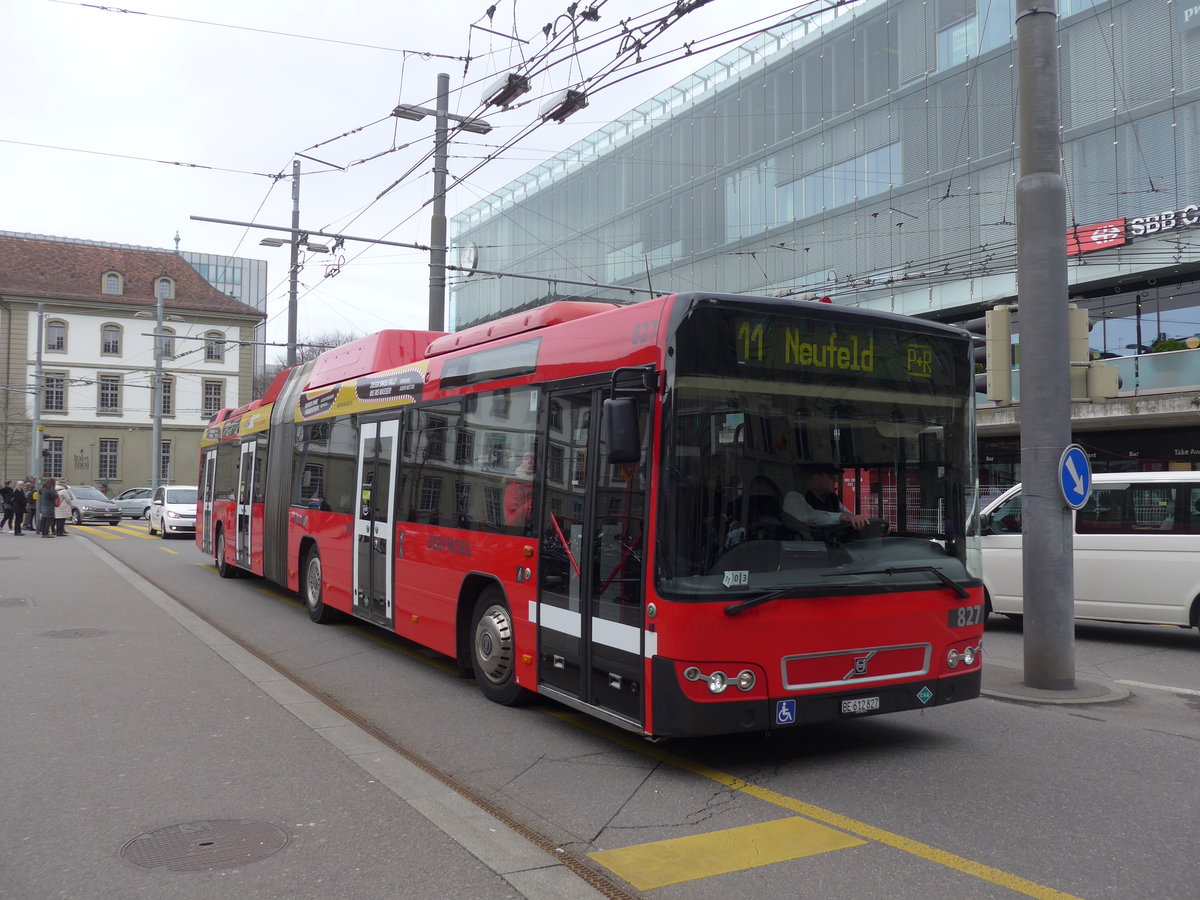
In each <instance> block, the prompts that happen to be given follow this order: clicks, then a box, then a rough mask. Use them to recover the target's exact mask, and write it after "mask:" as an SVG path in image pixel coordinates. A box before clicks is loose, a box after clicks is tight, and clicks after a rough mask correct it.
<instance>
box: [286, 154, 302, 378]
mask: <svg viewBox="0 0 1200 900" xmlns="http://www.w3.org/2000/svg"><path fill="white" fill-rule="evenodd" d="M299 285H300V160H298V159H293V160H292V254H291V269H290V270H289V272H288V321H287V326H288V337H287V364H288V368H291V367H292V366H294V365H295V364H296V315H297V304H298V302H299V301H298V299H297V293H298V288H299Z"/></svg>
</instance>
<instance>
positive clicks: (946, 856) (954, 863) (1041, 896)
mask: <svg viewBox="0 0 1200 900" xmlns="http://www.w3.org/2000/svg"><path fill="white" fill-rule="evenodd" d="M547 712H548V714H549V715H552V716H555V717H556V718H559V719H562V720H563V721H566V722H570V723H572V724H575V725H577V726H578V727H580V728H583V729H584V730H586V731H590V732H592V733H593V734H598V735H601V736H603V737H607V738H608V739H609V740H611V741H613V742H614V743H616V744H620V745H621V746H623V747H625V748H626V749H629V750H633V751H634V752H636V753H641V754H643V755H645V756H649V757H652V758H654V759H657V760H660V761H661V762H664V763H667V764H668V765H671V766H674V767H675V768H677V769H682V770H684V771H686V772H691V773H693V774H694V775H699V776H701V777H703V778H707V779H709V780H710V781H715V782H717V784H720V785H722V786H723V787H725V788H727V789H729V790H732V791H739V792H741V793H743V794H747V795H749V796H751V797H756V798H757V799H759V800H762V801H764V802H766V803H770V804H772V805H774V806H778V807H780V808H781V809H786V810H789V811H790V812H794V813H797V814H799V815H802V816H806V817H808V818H810V819H812V820H814V821H816V822H822V823H824V824H826V825H829V826H830V827H832V828H838V829H841V830H842V831H845V832H848V833H849V834H854V835H858V836H859V837H861V838H864V839H866V840H868V841H874V842H875V843H877V844H884V845H885V846H888V847H892V848H894V849H896V850H900V851H903V852H904V853H911V854H912V855H913V856H917V857H920V858H921V859H925V860H928V861H929V862H932V863H936V864H937V865H939V866H945V867H946V868H948V869H954V870H955V871H956V872H962V873H963V874H964V875H970V876H972V877H973V878H978V879H980V880H981V881H986V882H989V883H990V884H995V885H999V886H1000V887H1003V888H1007V889H1009V890H1011V891H1016V892H1017V893H1020V894H1024V895H1025V896H1027V897H1035V898H1037V900H1079V898H1078V897H1075V896H1074V895H1073V894H1067V893H1064V892H1062V891H1059V890H1055V889H1054V888H1051V887H1047V886H1046V885H1043V884H1038V883H1037V882H1036V881H1030V880H1029V879H1027V878H1021V877H1020V876H1019V875H1013V874H1012V873H1010V872H1005V871H1003V870H1002V869H996V868H993V867H992V866H988V865H984V864H983V863H978V862H975V861H974V860H970V859H967V858H966V857H963V856H958V855H956V854H954V853H948V852H947V851H945V850H939V849H938V848H937V847H931V846H930V845H929V844H923V843H921V842H920V841H914V840H912V839H911V838H906V837H904V836H903V835H899V834H896V833H894V832H891V831H886V830H884V829H882V828H876V827H875V826H874V825H868V824H867V823H866V822H859V821H858V820H856V819H852V818H850V817H849V816H843V815H841V814H840V813H835V812H833V811H832V810H828V809H822V808H821V807H819V806H815V805H813V804H812V803H805V802H804V801H803V800H797V799H796V798H794V797H788V796H786V795H784V794H780V793H777V792H775V791H772V790H769V789H767V788H763V787H759V786H758V785H754V784H750V783H749V782H747V781H743V780H742V779H740V778H737V777H735V776H733V775H730V774H728V773H726V772H721V771H719V770H717V769H711V768H709V767H708V766H704V765H701V764H699V763H695V762H692V761H691V760H689V759H685V758H683V757H682V756H678V755H676V754H674V753H669V752H668V751H666V750H663V749H661V748H659V747H654V746H650V745H647V744H646V743H645V742H644V741H641V740H640V739H638V740H635V739H633V738H631V737H629V736H627V735H624V734H614V733H613V732H612V731H611V730H609V729H608V728H607V726H604V725H602V724H601V723H599V722H591V721H589V720H587V719H584V718H583V717H581V716H579V715H577V714H575V713H571V712H567V711H565V710H548V711H547ZM622 877H625V876H622ZM626 880H628V879H626Z"/></svg>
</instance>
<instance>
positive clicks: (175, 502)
mask: <svg viewBox="0 0 1200 900" xmlns="http://www.w3.org/2000/svg"><path fill="white" fill-rule="evenodd" d="M197 495H198V491H197V488H196V485H194V484H164V485H159V487H158V488H157V489H156V490H155V491H154V497H153V499H152V500H151V501H150V513H149V515H147V516H146V519H147V523H148V524H147V525H146V527H147V529H148V530H149V531H150V533H151V534H156V533H157V534H160V535H162V536H163V537H164V538H166V537H168V536H170V535H174V534H195V533H196V498H197Z"/></svg>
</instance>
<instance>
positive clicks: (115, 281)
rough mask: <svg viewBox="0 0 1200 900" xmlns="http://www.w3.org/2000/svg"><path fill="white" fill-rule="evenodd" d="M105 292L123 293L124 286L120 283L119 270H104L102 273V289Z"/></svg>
mask: <svg viewBox="0 0 1200 900" xmlns="http://www.w3.org/2000/svg"><path fill="white" fill-rule="evenodd" d="M103 292H104V293H105V294H123V293H124V292H125V286H124V285H123V284H122V283H121V273H120V272H105V273H104V291H103Z"/></svg>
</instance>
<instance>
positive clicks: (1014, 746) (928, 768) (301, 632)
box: [76, 522, 1200, 900]
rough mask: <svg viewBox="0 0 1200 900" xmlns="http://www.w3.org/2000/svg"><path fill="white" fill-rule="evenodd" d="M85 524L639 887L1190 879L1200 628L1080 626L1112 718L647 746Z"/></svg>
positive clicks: (337, 696)
mask: <svg viewBox="0 0 1200 900" xmlns="http://www.w3.org/2000/svg"><path fill="white" fill-rule="evenodd" d="M76 531H77V535H78V536H80V537H81V538H82V539H84V540H93V541H96V542H97V543H98V544H100V546H101V548H102V549H103V550H104V551H106V552H109V553H111V554H113V555H114V556H115V557H117V558H119V559H120V560H122V561H123V562H125V563H126V564H127V565H129V566H130V567H131V568H133V569H134V570H136V571H137V572H139V573H140V574H141V575H142V576H143V577H145V578H147V579H148V580H150V581H151V582H153V583H154V584H156V585H157V586H158V587H159V588H161V589H162V590H164V591H166V592H168V593H169V594H171V595H172V596H174V597H176V598H177V599H178V600H180V601H181V602H182V603H184V604H185V605H187V606H188V607H190V608H192V609H194V610H195V611H197V612H198V613H199V614H201V615H203V616H204V617H205V618H207V619H208V620H209V621H211V622H212V623H214V624H215V625H216V626H217V627H219V628H221V629H223V630H225V631H227V632H228V633H230V634H231V635H233V636H234V637H236V639H238V640H240V641H242V642H244V643H245V644H246V645H248V646H251V647H253V648H254V649H255V650H256V651H257V652H259V653H260V654H261V655H263V656H264V657H265V658H268V659H269V660H271V661H272V662H274V663H276V664H278V665H280V666H282V667H283V668H285V669H287V670H289V671H291V672H294V673H296V675H297V677H298V678H301V679H302V680H303V681H304V682H305V683H306V684H308V685H309V686H310V687H311V688H313V689H315V690H316V691H318V692H320V693H321V694H323V695H326V696H328V697H330V698H332V699H334V700H335V701H336V702H337V703H339V704H340V705H341V706H343V707H345V708H346V709H349V710H351V711H353V713H354V714H355V715H357V716H358V717H359V718H361V719H362V720H363V721H365V722H367V723H369V724H370V725H372V726H373V727H374V728H376V729H378V730H379V731H381V732H382V733H385V734H386V735H387V736H388V737H389V738H390V739H391V740H392V741H394V742H395V743H396V744H397V745H400V746H402V747H403V748H404V749H405V751H407V752H408V753H410V754H412V755H413V756H414V757H416V758H419V759H421V760H424V761H426V762H427V763H428V764H429V765H431V766H432V767H434V768H436V769H437V770H439V771H440V772H442V773H445V774H447V775H448V776H450V777H451V778H453V779H456V780H457V781H458V782H460V783H461V784H463V785H464V786H465V787H466V788H467V789H468V790H469V791H471V792H474V793H475V794H477V795H478V796H479V797H481V798H482V799H483V800H484V801H485V802H486V803H488V804H490V805H491V807H492V808H494V809H497V810H500V811H501V812H502V814H504V815H506V816H508V817H509V818H510V819H512V820H513V821H517V822H519V823H521V825H523V826H524V827H526V828H528V829H531V830H532V831H534V832H536V833H537V834H539V835H542V836H544V837H545V838H547V839H549V840H550V841H552V842H554V844H555V845H556V846H561V847H563V848H569V849H570V850H572V851H575V852H578V853H581V854H587V855H588V858H589V859H592V860H593V861H594V862H595V863H596V864H597V865H599V866H601V867H603V869H604V870H606V871H608V872H610V873H613V874H615V876H617V877H618V878H619V879H621V880H623V881H624V882H625V883H626V884H627V885H629V886H630V887H629V890H630V892H631V893H638V892H640V893H641V894H642V895H643V896H646V897H651V898H656V900H657V898H672V900H674V898H688V900H707V898H717V897H721V898H725V897H728V896H734V895H739V894H742V895H752V896H754V897H781V898H782V897H789V898H790V897H806V898H807V897H812V898H847V900H850V898H853V900H864V898H875V897H879V898H883V897H888V898H895V897H919V898H930V900H934V898H947V900H950V898H954V900H968V898H985V897H1009V896H1013V897H1015V896H1031V897H1039V898H1050V897H1072V896H1073V897H1086V898H1091V900H1101V898H1112V900H1128V898H1135V897H1149V896H1174V897H1183V896H1195V895H1196V892H1197V888H1196V885H1197V884H1200V854H1197V853H1196V852H1195V848H1196V846H1197V843H1198V839H1200V815H1198V814H1197V812H1196V803H1195V793H1196V772H1197V766H1196V760H1197V759H1198V758H1200V665H1198V662H1200V635H1198V634H1197V633H1196V631H1195V630H1191V631H1184V630H1179V629H1164V628H1146V627H1137V626H1116V625H1108V624H1095V625H1093V624H1081V625H1080V626H1079V628H1078V629H1077V638H1076V644H1075V655H1076V667H1077V670H1078V672H1079V676H1080V678H1083V679H1088V680H1096V681H1097V682H1102V683H1106V684H1111V685H1113V686H1114V687H1119V689H1118V690H1117V695H1118V696H1121V697H1123V699H1120V700H1118V701H1115V702H1106V703H1097V704H1073V705H1061V704H1046V703H1029V702H1021V701H1013V700H1005V699H996V698H994V697H984V698H981V699H979V700H977V701H972V702H969V703H963V704H956V705H953V706H949V707H944V708H934V709H929V710H923V711H913V712H908V713H901V714H898V715H891V716H886V717H877V718H867V719H860V720H857V721H853V722H845V723H835V724H830V725H823V726H819V727H814V728H810V729H807V730H804V731H798V732H793V733H787V734H786V735H775V736H772V737H769V738H764V737H760V736H738V737H729V738H719V739H704V740H694V741H672V742H667V743H660V744H652V743H649V742H646V741H643V740H641V739H640V738H637V737H636V736H631V735H629V734H626V733H624V732H621V731H619V730H616V729H613V728H610V727H608V726H605V725H603V724H600V723H597V722H592V721H590V720H587V719H584V718H581V717H580V716H578V715H576V714H574V713H572V712H571V711H569V710H567V709H565V708H563V707H560V706H558V705H556V704H554V703H550V702H544V701H539V702H536V703H534V704H533V705H532V706H530V707H528V708H525V709H506V708H502V707H499V706H496V705H494V704H491V703H489V702H487V701H486V700H485V699H484V698H483V697H482V695H481V694H480V693H479V692H478V690H477V688H476V687H475V686H474V684H473V683H472V682H471V681H468V680H463V679H461V678H459V677H458V676H457V674H456V672H455V670H454V668H453V666H452V665H451V664H450V662H449V661H448V660H446V659H444V658H442V657H438V656H436V655H432V654H429V653H428V652H426V651H424V650H422V649H421V648H418V647H415V646H413V645H411V644H409V643H407V642H404V641H401V640H398V639H396V638H394V637H392V636H390V635H387V634H384V633H382V632H379V631H377V630H374V629H371V628H369V627H366V626H360V625H357V624H354V623H349V624H345V625H336V626H317V625H314V624H312V623H311V622H309V620H308V618H307V615H306V614H305V612H304V610H303V608H302V606H301V605H300V604H299V603H298V602H297V600H296V599H295V598H294V597H290V596H288V595H287V594H286V593H285V592H282V591H280V590H278V589H276V588H274V587H273V586H271V585H268V584H266V583H265V582H262V581H260V580H258V579H253V578H246V579H239V580H234V581H225V580H221V579H219V578H218V577H217V575H216V574H215V572H214V571H213V570H212V569H211V566H210V565H209V561H208V560H206V559H204V558H203V557H201V555H200V554H199V552H198V551H197V550H196V548H195V546H194V545H193V544H190V543H187V542H182V541H168V542H164V541H159V540H158V539H150V538H148V537H147V536H146V535H145V525H144V523H140V522H137V523H131V524H125V525H122V526H119V527H117V528H108V527H105V526H95V527H92V528H83V529H77V530H76ZM984 658H985V660H986V661H988V664H989V666H1010V667H1017V668H1019V667H1020V665H1021V661H1022V645H1021V633H1020V629H1019V627H1017V626H1015V625H1013V624H1012V623H1010V622H1008V621H1006V620H1002V619H998V618H997V619H993V621H992V622H991V623H989V630H988V632H987V634H986V636H985V656H984ZM993 671H997V670H993ZM986 684H987V677H986V676H985V687H986Z"/></svg>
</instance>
